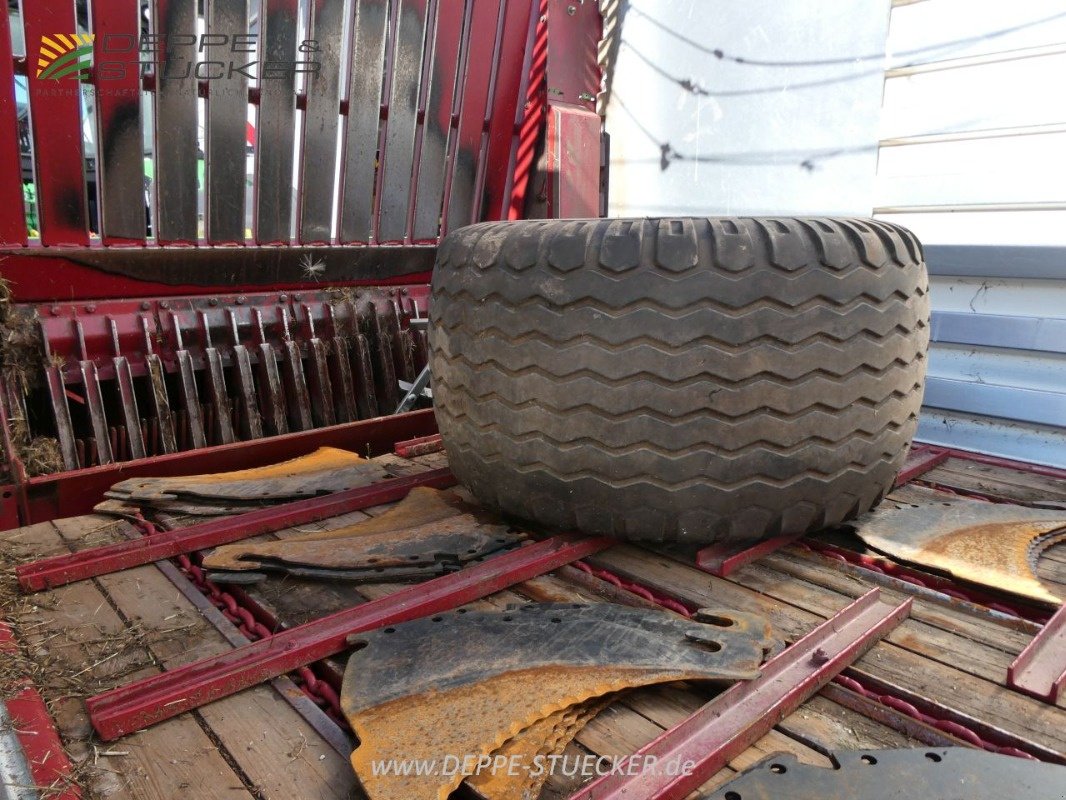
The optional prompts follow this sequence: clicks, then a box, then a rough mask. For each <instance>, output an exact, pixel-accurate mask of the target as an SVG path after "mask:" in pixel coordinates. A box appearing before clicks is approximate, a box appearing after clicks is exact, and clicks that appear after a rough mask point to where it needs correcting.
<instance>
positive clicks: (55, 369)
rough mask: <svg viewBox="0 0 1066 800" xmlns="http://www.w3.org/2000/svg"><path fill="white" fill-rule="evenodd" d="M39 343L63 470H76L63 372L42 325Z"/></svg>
mask: <svg viewBox="0 0 1066 800" xmlns="http://www.w3.org/2000/svg"><path fill="white" fill-rule="evenodd" d="M41 341H42V342H43V343H44V363H45V365H46V366H45V377H46V378H47V381H48V399H49V400H50V401H51V404H52V414H53V416H54V417H55V421H56V437H57V438H58V439H59V451H60V453H61V454H62V456H63V468H64V469H78V467H79V466H80V465H81V461H80V459H79V458H78V445H77V443H76V442H75V440H74V423H73V422H71V420H70V405H69V404H68V403H67V387H66V386H65V385H64V384H63V370H62V368H61V366H60V363H59V362H57V361H56V360H55V359H53V358H52V352H51V349H50V348H49V346H48V335H47V334H46V333H45V330H44V325H41Z"/></svg>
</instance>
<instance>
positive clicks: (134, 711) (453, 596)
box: [86, 536, 612, 741]
mask: <svg viewBox="0 0 1066 800" xmlns="http://www.w3.org/2000/svg"><path fill="white" fill-rule="evenodd" d="M611 544H612V542H611V540H609V539H604V538H573V537H563V536H556V537H552V538H550V539H546V540H544V541H541V542H537V543H536V544H531V545H529V546H527V547H520V548H518V549H517V550H512V551H510V552H508V553H504V554H503V555H499V556H494V557H492V558H489V559H488V560H486V561H484V562H482V563H480V564H476V565H474V566H472V567H467V568H466V569H462V570H460V571H459V572H456V573H453V574H451V575H445V576H443V577H440V578H434V579H432V580H429V581H426V582H424V583H420V584H415V585H413V586H409V587H407V588H405V589H401V590H400V591H398V592H395V593H394V594H391V595H388V596H387V597H382V598H379V599H377V600H372V601H370V602H368V603H365V604H363V605H361V606H357V607H355V608H351V609H347V610H345V611H340V612H338V613H336V614H331V615H329V616H327V617H322V618H321V619H317V620H315V621H313V622H308V623H306V624H304V625H300V626H297V627H295V628H290V629H289V630H287V631H284V632H282V633H278V634H276V635H274V636H272V637H270V638H269V639H264V640H261V641H259V642H255V643H253V644H249V645H245V646H244V647H239V648H237V649H235V650H231V651H228V652H226V653H222V654H221V655H218V656H212V657H210V658H205V659H201V660H200V661H196V662H193V663H191V664H188V665H186V666H184V667H179V668H178V669H175V670H172V671H170V672H164V673H162V674H161V675H153V676H151V677H149V678H145V679H143V680H140V681H135V682H134V683H131V684H129V685H127V686H120V687H118V688H117V689H113V690H111V691H109V692H105V693H104V694H100V695H97V696H96V697H92V698H90V699H89V700H87V701H86V708H87V709H88V711H89V718H90V720H91V721H92V724H93V727H94V728H96V731H97V733H99V734H100V736H101V737H102V738H103V739H104V740H105V741H110V740H112V739H117V738H118V737H120V736H123V735H125V734H127V733H132V732H133V731H136V730H140V729H141V728H145V727H147V726H149V725H154V724H155V723H157V722H161V721H163V720H165V719H169V718H170V717H173V716H176V715H177V714H180V713H181V712H183V711H188V710H190V709H193V708H199V707H200V706H202V705H204V704H205V703H210V702H211V701H212V700H218V699H220V698H222V697H227V696H229V695H231V694H234V693H235V692H238V691H240V690H241V689H247V688H248V687H249V686H255V685H256V684H258V683H262V682H263V681H267V680H270V679H271V678H275V677H277V676H278V675H283V674H285V673H286V672H291V671H293V670H295V669H297V668H299V667H302V666H304V665H306V664H310V663H312V662H315V661H319V660H321V659H323V658H326V657H328V656H331V655H334V654H336V653H339V652H341V651H342V650H344V649H345V648H346V647H348V637H349V636H350V635H352V634H354V633H360V632H362V631H368V630H373V629H375V628H380V627H383V626H385V625H390V624H394V623H397V622H405V621H407V620H411V619H417V618H418V617H422V616H425V615H427V614H434V613H437V612H439V611H446V610H448V609H451V608H455V607H456V606H459V605H462V604H463V603H469V602H471V601H473V600H477V599H479V598H482V597H485V596H487V595H490V594H493V593H494V592H498V591H500V590H502V589H505V588H507V587H508V586H512V585H514V584H516V583H521V582H522V581H525V580H529V579H530V578H533V577H536V576H537V575H542V574H544V573H545V572H549V571H551V570H553V569H556V568H557V567H560V566H562V565H563V564H569V563H570V562H571V561H574V560H576V559H579V558H584V557H585V556H588V555H591V554H592V553H596V552H599V551H600V550H603V549H605V548H607V547H609V546H610V545H611Z"/></svg>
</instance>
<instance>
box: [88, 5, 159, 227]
mask: <svg viewBox="0 0 1066 800" xmlns="http://www.w3.org/2000/svg"><path fill="white" fill-rule="evenodd" d="M92 25H93V34H94V35H95V37H96V38H95V39H94V40H93V63H94V72H95V77H96V129H97V131H98V135H97V139H96V142H97V148H96V183H97V196H98V197H99V198H100V202H99V206H98V207H99V209H100V238H101V239H102V241H103V243H104V244H105V245H106V244H144V238H145V232H146V231H145V209H144V208H143V205H144V204H143V203H141V204H138V203H137V202H136V201H135V198H138V197H141V196H143V194H144V160H143V155H144V132H143V128H142V123H141V73H140V52H139V40H140V35H141V9H140V3H139V1H138V0H93V2H92Z"/></svg>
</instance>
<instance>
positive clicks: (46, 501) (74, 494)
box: [0, 409, 437, 530]
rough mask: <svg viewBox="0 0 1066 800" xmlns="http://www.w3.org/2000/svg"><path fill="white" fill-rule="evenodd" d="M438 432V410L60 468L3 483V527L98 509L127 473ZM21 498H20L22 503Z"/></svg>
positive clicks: (272, 458)
mask: <svg viewBox="0 0 1066 800" xmlns="http://www.w3.org/2000/svg"><path fill="white" fill-rule="evenodd" d="M436 432H437V423H436V421H435V420H434V419H433V410H432V409H424V410H421V411H412V412H409V413H407V414H396V415H395V416H391V417H375V418H373V419H367V420H361V421H360V422H350V423H347V424H345V425H336V426H334V427H331V428H316V429H314V430H309V431H302V432H300V433H290V434H287V435H285V436H272V437H269V438H266V439H255V440H253V441H250V442H238V443H236V444H229V445H219V446H217V447H211V448H207V449H203V450H189V451H187V452H182V453H173V454H171V455H166V456H157V457H155V458H146V459H141V460H140V461H132V462H127V463H123V464H108V465H106V466H101V467H93V468H92V469H82V470H74V471H71V472H60V473H56V474H55V475H44V476H41V477H39V478H30V479H29V480H28V481H26V482H25V483H22V484H19V485H14V486H0V530H7V529H9V528H17V527H19V526H20V525H32V524H33V523H35V522H45V521H47V520H51V519H57V518H58V517H75V516H78V515H79V514H90V513H92V510H93V506H95V505H96V504H97V503H99V502H100V498H101V497H103V495H104V492H106V491H107V490H108V489H110V488H111V486H112V485H113V484H115V483H117V482H118V481H121V480H126V479H127V478H140V477H160V478H161V477H169V476H171V475H196V474H199V473H206V472H227V471H230V470H238V469H250V468H252V467H261V466H266V465H268V464H277V463H279V462H281V461H287V460H289V459H292V458H297V457H299V456H303V455H307V454H308V453H310V452H313V451H314V450H316V449H318V448H319V447H339V448H341V449H343V450H351V451H352V452H354V453H359V454H360V455H366V454H367V453H368V452H369V453H370V454H371V455H380V454H382V453H390V452H392V448H393V445H394V443H395V442H397V441H399V440H401V439H411V438H413V437H415V436H428V435H430V434H434V433H436ZM16 501H17V502H16Z"/></svg>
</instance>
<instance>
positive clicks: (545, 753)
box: [466, 695, 615, 800]
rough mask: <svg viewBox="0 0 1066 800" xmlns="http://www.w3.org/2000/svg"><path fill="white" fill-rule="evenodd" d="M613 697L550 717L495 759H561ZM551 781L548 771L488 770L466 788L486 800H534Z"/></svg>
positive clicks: (512, 740)
mask: <svg viewBox="0 0 1066 800" xmlns="http://www.w3.org/2000/svg"><path fill="white" fill-rule="evenodd" d="M614 697H615V696H614V695H608V696H607V697H604V698H598V699H596V700H589V701H588V702H585V703H577V704H576V705H573V706H570V708H566V709H563V710H562V711H556V712H555V713H554V714H549V715H548V716H547V717H544V718H543V719H540V720H537V721H536V722H534V723H533V724H532V725H530V726H529V727H528V728H526V729H525V730H523V731H520V732H519V733H517V734H515V735H514V736H512V737H511V738H510V739H508V740H507V741H506V742H504V743H503V744H502V745H501V746H500V747H499V749H497V750H496V751H495V752H493V753H492V756H493V758H494V759H495V758H501V759H504V760H503V761H500V762H498V763H514V764H534V763H537V762H536V761H535V759H537V758H538V757H540V758H541V759H542V760H543V759H546V758H547V757H549V756H552V755H558V754H560V753H562V752H563V751H564V750H565V749H566V746H567V745H568V744H570V742H571V741H573V739H574V737H575V736H577V734H578V733H579V732H580V731H581V729H582V728H584V727H585V726H586V725H587V724H588V723H589V722H590V721H591V720H592V718H593V717H595V716H596V715H597V714H599V713H600V712H601V711H602V710H603V709H604V708H605V707H607V706H608V705H610V703H611V701H612V700H613V699H614ZM542 763H543V762H542ZM548 777H549V773H548V770H540V771H539V772H537V771H534V770H514V771H512V770H486V771H483V772H478V773H476V774H474V775H471V776H470V777H469V778H467V779H466V784H467V786H469V787H471V788H472V789H473V790H474V793H475V794H477V795H478V796H479V797H482V798H484V800H534V798H537V797H539V796H540V792H541V789H542V788H543V787H544V784H545V783H546V782H547V780H548Z"/></svg>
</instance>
